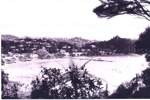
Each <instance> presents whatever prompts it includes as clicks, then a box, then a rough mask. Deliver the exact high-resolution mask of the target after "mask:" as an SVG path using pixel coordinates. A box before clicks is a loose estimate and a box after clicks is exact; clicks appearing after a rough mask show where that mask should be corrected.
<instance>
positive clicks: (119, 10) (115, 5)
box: [93, 0, 150, 21]
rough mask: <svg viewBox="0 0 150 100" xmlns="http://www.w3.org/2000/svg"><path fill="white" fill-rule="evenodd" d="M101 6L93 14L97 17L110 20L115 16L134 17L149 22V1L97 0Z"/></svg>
mask: <svg viewBox="0 0 150 100" xmlns="http://www.w3.org/2000/svg"><path fill="white" fill-rule="evenodd" d="M99 1H100V2H101V5H100V6H98V7H96V8H95V9H94V10H93V12H94V13H96V14H97V16H99V17H106V18H112V17H114V16H117V15H123V14H128V15H136V16H140V17H143V18H145V19H147V20H148V21H150V9H148V7H147V6H149V5H150V1H149V0H99Z"/></svg>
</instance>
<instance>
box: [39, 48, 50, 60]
mask: <svg viewBox="0 0 150 100" xmlns="http://www.w3.org/2000/svg"><path fill="white" fill-rule="evenodd" d="M37 54H38V57H39V58H40V59H43V58H44V57H45V56H46V55H48V54H49V52H48V51H47V50H46V49H45V48H42V49H39V50H38V51H37Z"/></svg>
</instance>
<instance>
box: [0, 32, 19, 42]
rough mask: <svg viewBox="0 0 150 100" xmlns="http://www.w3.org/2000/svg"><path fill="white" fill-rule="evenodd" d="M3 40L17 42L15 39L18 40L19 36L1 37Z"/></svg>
mask: <svg viewBox="0 0 150 100" xmlns="http://www.w3.org/2000/svg"><path fill="white" fill-rule="evenodd" d="M1 39H2V40H5V41H7V40H15V39H18V37H17V36H14V35H9V34H7V35H1Z"/></svg>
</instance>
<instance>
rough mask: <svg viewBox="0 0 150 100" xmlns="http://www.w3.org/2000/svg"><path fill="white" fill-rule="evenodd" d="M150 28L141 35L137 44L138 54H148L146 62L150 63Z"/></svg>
mask: <svg viewBox="0 0 150 100" xmlns="http://www.w3.org/2000/svg"><path fill="white" fill-rule="evenodd" d="M149 43H150V27H148V28H146V29H145V31H144V32H143V33H141V34H140V36H139V39H138V40H137V41H136V42H135V46H136V47H135V48H136V53H138V54H146V56H145V57H146V61H150V55H149V54H150V45H149Z"/></svg>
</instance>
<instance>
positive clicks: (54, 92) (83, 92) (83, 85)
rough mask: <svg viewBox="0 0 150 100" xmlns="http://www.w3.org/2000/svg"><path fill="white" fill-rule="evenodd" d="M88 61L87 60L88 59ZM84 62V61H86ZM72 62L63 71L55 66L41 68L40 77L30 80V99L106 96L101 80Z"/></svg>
mask: <svg viewBox="0 0 150 100" xmlns="http://www.w3.org/2000/svg"><path fill="white" fill-rule="evenodd" d="M88 62H89V61H88ZM88 62H86V63H88ZM86 63H85V64H84V65H83V66H81V67H79V68H78V67H77V66H76V65H75V64H74V63H72V64H71V65H70V67H69V69H67V70H66V72H65V73H62V72H61V70H60V69H56V68H50V69H47V68H43V69H42V71H41V72H42V78H38V77H37V78H36V79H35V80H33V81H32V86H33V88H32V92H31V98H32V99H39V98H40V99H86V98H87V99H90V98H91V99H94V98H106V97H107V96H108V94H107V91H105V90H103V87H101V86H102V80H101V79H100V78H96V77H94V76H92V75H90V74H89V73H87V72H86V70H84V67H85V65H86Z"/></svg>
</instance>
